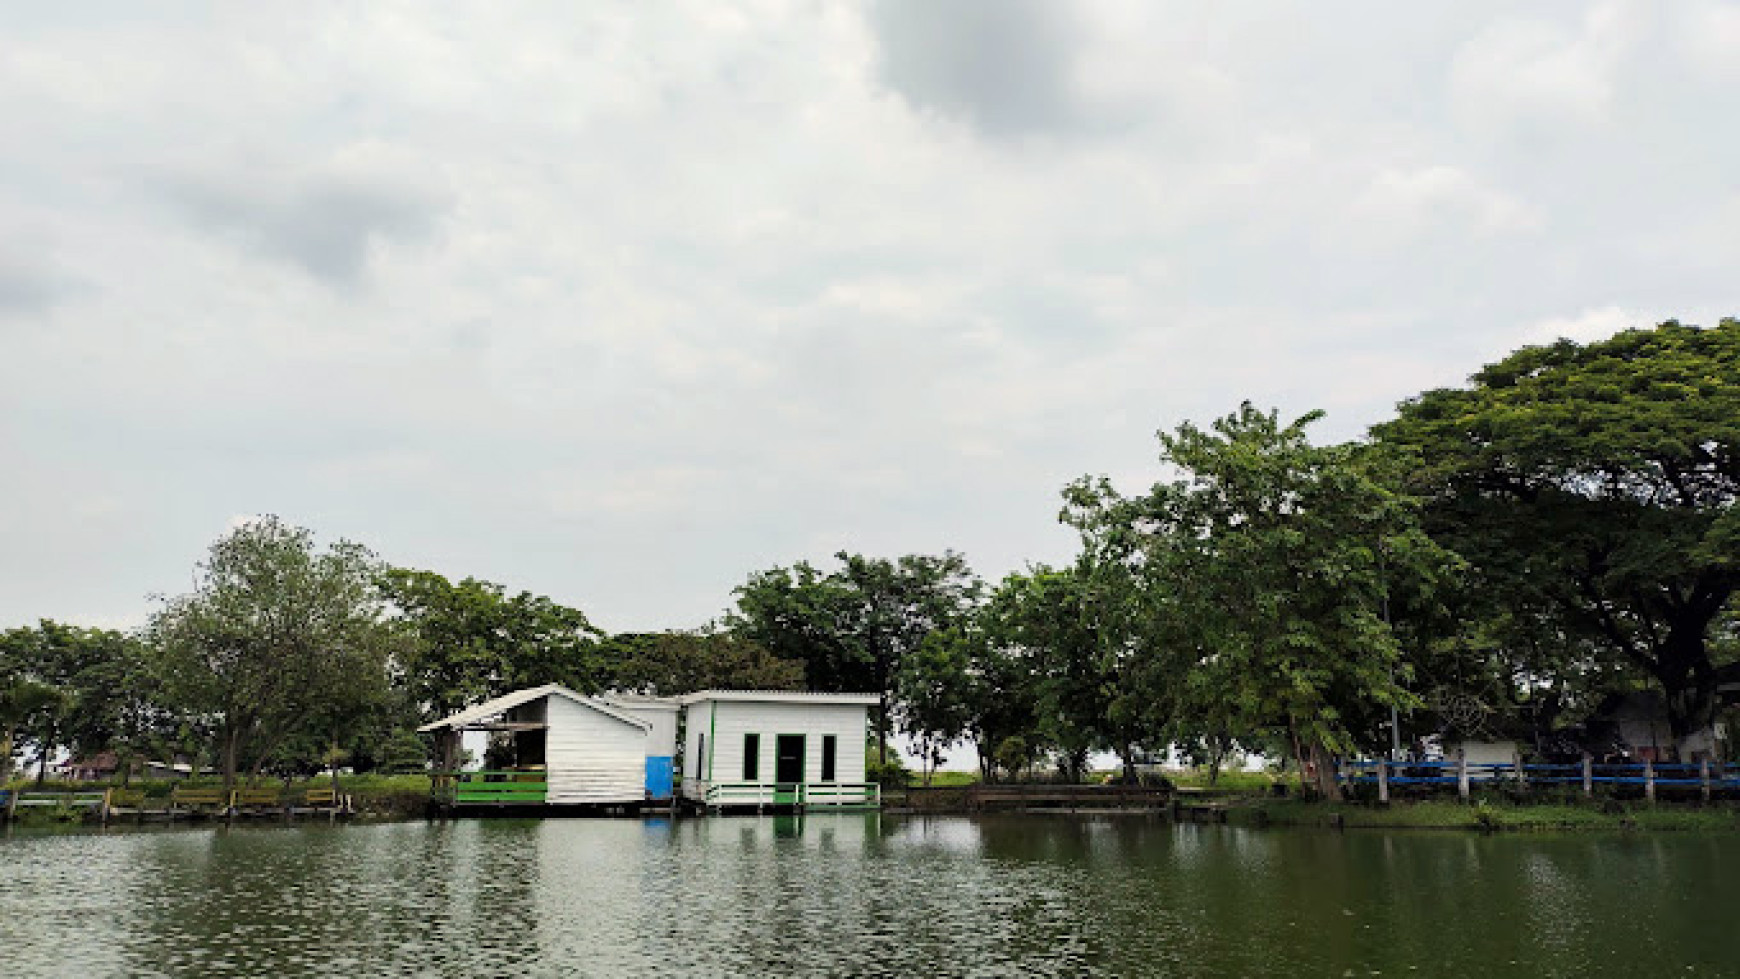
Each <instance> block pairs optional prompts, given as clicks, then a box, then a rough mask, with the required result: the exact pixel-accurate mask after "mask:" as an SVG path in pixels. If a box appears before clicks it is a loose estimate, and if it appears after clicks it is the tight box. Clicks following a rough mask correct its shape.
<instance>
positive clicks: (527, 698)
mask: <svg viewBox="0 0 1740 979" xmlns="http://www.w3.org/2000/svg"><path fill="white" fill-rule="evenodd" d="M651 729H652V725H651V724H650V723H648V722H647V721H645V720H642V719H641V718H639V717H636V716H634V715H633V714H630V713H628V712H627V711H624V710H622V709H621V708H619V707H615V706H612V705H611V704H608V703H606V702H604V701H602V700H598V699H596V698H592V697H585V696H582V695H580V694H578V693H575V692H574V691H572V690H569V689H568V688H567V687H564V686H560V685H558V684H549V685H547V686H542V687H532V688H529V689H525V690H516V691H514V692H513V693H510V694H507V695H505V696H501V697H497V698H496V699H494V700H490V701H486V702H484V703H481V704H478V705H477V706H475V707H471V708H468V709H466V710H462V711H460V712H459V713H457V714H453V715H451V716H449V717H444V718H442V719H441V720H439V721H435V722H433V723H431V724H425V725H423V727H421V728H419V729H418V730H420V731H425V732H430V733H434V734H436V735H437V736H439V737H442V738H447V739H452V740H451V741H449V746H450V749H452V748H455V747H456V746H457V743H458V738H459V737H460V735H461V734H462V733H463V732H465V731H489V732H505V733H507V734H508V735H509V736H511V738H512V739H513V764H512V765H511V766H510V767H508V768H506V769H502V770H498V771H495V772H482V773H468V774H467V776H466V777H465V779H464V780H462V781H461V782H460V783H459V785H458V786H457V788H456V791H455V798H454V801H455V802H458V803H460V804H467V803H472V804H477V803H489V802H503V803H514V804H538V803H543V804H547V805H625V804H638V803H641V802H643V801H645V799H646V756H647V738H648V734H649V732H650V731H651ZM445 754H447V756H448V757H456V756H457V751H456V750H450V751H449V752H446V753H445Z"/></svg>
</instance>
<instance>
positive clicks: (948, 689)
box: [894, 626, 984, 785]
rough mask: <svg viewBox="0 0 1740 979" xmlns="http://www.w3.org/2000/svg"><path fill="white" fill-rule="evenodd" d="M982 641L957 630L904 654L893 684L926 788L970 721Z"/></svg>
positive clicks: (932, 637) (904, 729) (928, 639)
mask: <svg viewBox="0 0 1740 979" xmlns="http://www.w3.org/2000/svg"><path fill="white" fill-rule="evenodd" d="M983 644H984V637H983V636H982V635H979V634H978V633H976V632H975V631H973V630H971V629H969V628H964V627H961V626H956V627H953V628H949V629H942V630H938V631H936V632H932V633H931V634H930V635H928V636H926V637H925V639H924V641H923V642H921V643H919V646H918V648H917V649H915V650H913V651H912V652H911V653H909V654H907V656H906V659H905V661H904V662H902V663H901V664H900V672H899V674H898V675H897V676H896V678H895V681H894V691H895V699H896V701H897V702H898V703H899V704H900V710H899V725H900V730H901V732H902V733H903V734H905V735H907V736H908V737H910V738H912V739H913V741H915V742H916V743H917V744H918V754H919V759H920V760H921V762H922V763H923V777H924V784H925V785H929V784H930V777H931V773H932V772H934V771H935V770H936V768H937V766H939V765H941V764H942V762H943V758H944V757H945V756H946V755H947V753H948V749H949V747H950V746H951V745H954V744H957V743H959V741H960V740H961V738H962V737H963V736H964V735H965V734H966V732H967V729H968V726H969V725H970V723H971V719H972V687H973V684H972V680H971V678H970V676H969V671H970V670H971V669H972V664H973V662H974V660H976V659H978V658H979V657H978V656H977V655H976V653H977V650H978V648H979V647H981V646H982V645H983Z"/></svg>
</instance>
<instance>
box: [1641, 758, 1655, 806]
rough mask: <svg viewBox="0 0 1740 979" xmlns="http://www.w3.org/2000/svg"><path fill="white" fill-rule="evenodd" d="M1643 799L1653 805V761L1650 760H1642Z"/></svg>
mask: <svg viewBox="0 0 1740 979" xmlns="http://www.w3.org/2000/svg"><path fill="white" fill-rule="evenodd" d="M1643 797H1644V798H1645V799H1648V800H1649V801H1650V804H1651V805H1654V804H1655V760H1654V759H1652V758H1645V759H1644V760H1643Z"/></svg>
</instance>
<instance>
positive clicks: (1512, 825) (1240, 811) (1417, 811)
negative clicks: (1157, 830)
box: [1229, 799, 1740, 831]
mask: <svg viewBox="0 0 1740 979" xmlns="http://www.w3.org/2000/svg"><path fill="white" fill-rule="evenodd" d="M1337 817H1339V818H1340V820H1341V824H1342V825H1343V826H1344V827H1346V828H1348V829H1482V830H1489V831H1499V830H1517V831H1538V830H1629V829H1639V830H1740V808H1736V807H1734V806H1732V805H1727V804H1721V805H1714V806H1689V805H1686V806H1680V805H1663V806H1649V805H1647V804H1643V803H1634V804H1629V805H1622V804H1616V803H1607V804H1605V805H1603V804H1592V805H1579V804H1570V803H1563V802H1541V803H1516V802H1511V801H1508V800H1494V799H1479V800H1476V801H1474V802H1472V803H1464V802H1459V801H1453V800H1442V801H1440V800H1429V801H1421V802H1398V803H1395V804H1392V805H1389V806H1379V805H1362V804H1359V803H1326V802H1306V801H1303V800H1299V799H1275V800H1269V801H1263V802H1256V803H1251V804H1249V805H1245V806H1241V807H1239V808H1237V809H1235V810H1234V811H1233V812H1232V813H1231V815H1230V817H1229V818H1231V820H1232V821H1233V822H1236V823H1244V824H1253V823H1260V822H1263V821H1267V822H1268V823H1270V824H1271V825H1277V826H1324V825H1332V824H1333V823H1334V822H1335V820H1336V818H1337Z"/></svg>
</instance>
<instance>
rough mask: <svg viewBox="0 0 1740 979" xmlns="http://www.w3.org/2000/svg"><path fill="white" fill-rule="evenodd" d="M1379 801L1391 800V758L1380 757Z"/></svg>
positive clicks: (1386, 801)
mask: <svg viewBox="0 0 1740 979" xmlns="http://www.w3.org/2000/svg"><path fill="white" fill-rule="evenodd" d="M1378 801H1379V802H1382V803H1385V804H1387V803H1388V802H1389V801H1390V760H1389V759H1388V758H1379V759H1378Z"/></svg>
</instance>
